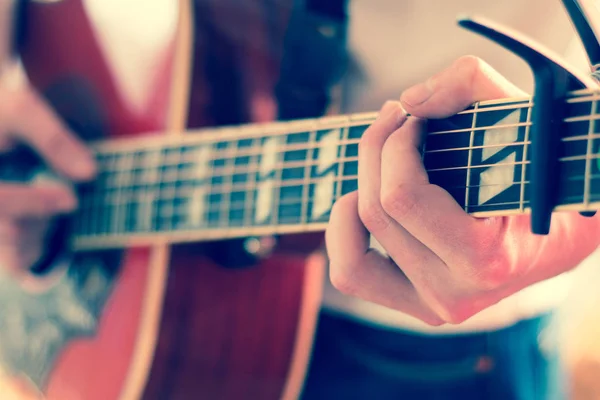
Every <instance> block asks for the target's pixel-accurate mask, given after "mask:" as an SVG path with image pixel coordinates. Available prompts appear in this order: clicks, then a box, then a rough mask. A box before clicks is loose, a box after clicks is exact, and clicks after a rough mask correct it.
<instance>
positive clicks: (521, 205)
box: [519, 108, 532, 212]
mask: <svg viewBox="0 0 600 400" xmlns="http://www.w3.org/2000/svg"><path fill="white" fill-rule="evenodd" d="M531 110H532V109H531V108H529V109H528V110H527V122H531ZM530 131H531V124H529V125H528V126H527V127H526V128H525V143H527V145H525V146H523V157H522V159H521V161H522V162H523V163H524V162H526V161H527V149H529V144H530V140H529V133H530ZM525 172H526V168H525V164H523V168H521V184H520V189H519V210H520V211H521V212H523V211H524V210H525Z"/></svg>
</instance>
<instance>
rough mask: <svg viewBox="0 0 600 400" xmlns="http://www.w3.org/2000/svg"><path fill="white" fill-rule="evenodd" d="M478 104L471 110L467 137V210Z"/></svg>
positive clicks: (467, 206) (466, 207) (466, 206)
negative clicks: (471, 114)
mask: <svg viewBox="0 0 600 400" xmlns="http://www.w3.org/2000/svg"><path fill="white" fill-rule="evenodd" d="M478 104H479V103H476V104H475V109H474V111H475V112H473V120H472V121H471V133H470V137H469V156H468V159H467V187H466V189H465V209H466V210H467V212H468V211H469V194H470V190H469V185H470V183H471V170H470V168H471V163H472V161H473V145H474V140H475V128H476V127H477V108H478Z"/></svg>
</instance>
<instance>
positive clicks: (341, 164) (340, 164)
mask: <svg viewBox="0 0 600 400" xmlns="http://www.w3.org/2000/svg"><path fill="white" fill-rule="evenodd" d="M349 137H350V128H349V127H345V128H343V130H342V138H341V139H342V140H341V142H342V143H343V142H345V141H347V140H348V139H349ZM339 151H340V157H339V160H340V161H339V162H338V176H339V175H342V176H343V175H344V166H345V165H346V164H345V162H344V161H343V160H344V158H346V157H347V155H346V153H347V151H348V145H343V144H341V145H340V150H339ZM340 197H342V184H341V183H340V182H338V183H337V184H336V193H335V195H334V197H333V201H334V202H335V201H337V200H338V199H339V198H340Z"/></svg>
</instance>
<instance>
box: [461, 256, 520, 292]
mask: <svg viewBox="0 0 600 400" xmlns="http://www.w3.org/2000/svg"><path fill="white" fill-rule="evenodd" d="M471 269H472V270H473V273H472V274H471V275H472V279H473V283H475V286H476V287H477V288H479V289H482V290H492V289H497V288H498V287H500V286H502V285H504V284H505V283H506V282H510V281H511V280H512V279H514V278H515V276H516V271H515V270H514V269H513V268H512V266H511V263H510V261H509V260H508V257H506V255H505V254H503V252H498V251H494V252H491V251H490V253H489V254H486V255H481V256H479V257H478V260H477V262H476V263H474V264H472V267H471Z"/></svg>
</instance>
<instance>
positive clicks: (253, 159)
mask: <svg viewBox="0 0 600 400" xmlns="http://www.w3.org/2000/svg"><path fill="white" fill-rule="evenodd" d="M252 140H253V141H259V143H260V139H252ZM260 147H262V146H260ZM248 163H249V165H250V166H252V163H254V164H255V166H256V169H255V170H253V169H250V172H249V173H248V176H249V178H247V179H246V185H245V186H246V187H245V188H244V192H245V195H244V201H245V202H246V200H248V199H249V201H247V203H248V205H247V206H246V207H245V208H244V225H245V226H251V225H253V224H252V222H253V220H254V212H253V209H252V207H256V204H255V203H256V199H257V198H258V192H257V190H256V175H257V174H258V170H259V168H260V167H259V156H258V154H256V155H253V156H250V159H249V160H248Z"/></svg>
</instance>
